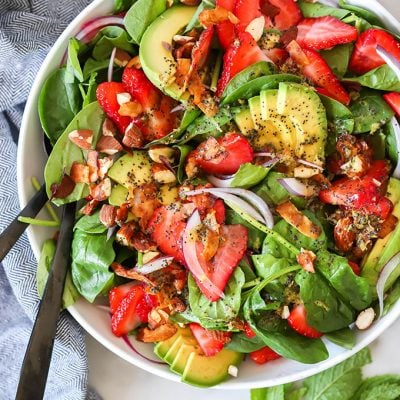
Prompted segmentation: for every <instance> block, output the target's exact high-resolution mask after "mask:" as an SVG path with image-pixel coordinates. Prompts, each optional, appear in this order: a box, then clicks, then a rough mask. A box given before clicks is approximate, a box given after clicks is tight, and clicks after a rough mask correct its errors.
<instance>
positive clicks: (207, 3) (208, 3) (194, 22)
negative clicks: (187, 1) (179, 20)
mask: <svg viewBox="0 0 400 400" xmlns="http://www.w3.org/2000/svg"><path fill="white" fill-rule="evenodd" d="M212 8H215V0H202V1H201V3H200V5H199V6H198V7H197V10H196V12H195V13H194V15H193V17H192V19H191V20H190V21H189V23H188V25H187V27H186V29H185V33H186V32H189V31H191V30H192V29H193V28H200V27H201V25H200V21H199V15H200V14H201V13H202V11H204V10H210V9H212Z"/></svg>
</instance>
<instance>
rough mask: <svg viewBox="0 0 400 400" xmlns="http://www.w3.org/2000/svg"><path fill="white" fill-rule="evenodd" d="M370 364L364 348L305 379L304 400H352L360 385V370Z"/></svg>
mask: <svg viewBox="0 0 400 400" xmlns="http://www.w3.org/2000/svg"><path fill="white" fill-rule="evenodd" d="M370 362H371V355H370V352H369V349H368V348H367V347H366V348H364V349H363V350H361V351H359V352H358V353H356V354H355V355H354V356H352V357H350V358H348V359H347V360H345V361H343V362H342V363H341V364H338V365H336V366H335V367H333V368H330V369H328V370H326V371H323V372H321V373H319V374H316V375H314V376H311V377H310V378H307V379H305V380H304V386H305V387H306V388H307V393H306V395H305V397H304V400H315V399H319V400H333V399H340V400H353V399H354V397H353V396H354V394H355V392H356V391H357V388H358V387H359V385H360V383H361V369H360V368H361V367H363V366H364V365H366V364H368V363H370Z"/></svg>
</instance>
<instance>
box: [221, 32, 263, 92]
mask: <svg viewBox="0 0 400 400" xmlns="http://www.w3.org/2000/svg"><path fill="white" fill-rule="evenodd" d="M259 61H269V60H268V57H267V56H266V55H265V54H264V53H263V52H262V50H261V49H260V48H259V47H258V45H257V43H256V41H255V40H254V39H253V37H252V36H251V35H250V33H248V32H241V33H239V35H238V38H237V39H236V40H234V41H233V43H232V44H231V45H230V46H229V47H228V49H227V50H226V52H225V54H224V63H223V69H222V74H221V77H220V79H219V81H218V88H217V93H216V94H217V96H218V97H220V96H221V95H222V92H223V91H224V89H225V86H226V85H227V84H228V82H229V81H230V80H231V79H232V78H233V77H234V76H235V75H236V74H237V73H239V72H240V71H242V70H243V69H245V68H246V67H248V66H249V65H252V64H254V63H256V62H259Z"/></svg>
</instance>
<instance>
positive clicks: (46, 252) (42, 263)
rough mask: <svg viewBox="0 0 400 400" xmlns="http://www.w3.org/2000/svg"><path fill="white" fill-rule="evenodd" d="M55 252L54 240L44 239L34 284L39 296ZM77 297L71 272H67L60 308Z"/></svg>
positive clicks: (44, 285) (43, 287)
mask: <svg viewBox="0 0 400 400" xmlns="http://www.w3.org/2000/svg"><path fill="white" fill-rule="evenodd" d="M55 253H56V242H55V240H53V239H48V240H45V242H44V243H43V246H42V251H41V253H40V258H39V263H38V268H37V271H36V284H37V292H38V295H39V297H40V298H41V297H42V296H43V292H44V289H45V287H46V283H47V278H48V277H49V272H50V269H51V263H52V262H53V258H54V254H55ZM78 298H79V293H78V291H77V290H76V288H75V286H74V283H73V282H72V278H71V272H70V271H68V272H67V276H66V278H65V284H64V293H63V297H62V308H68V307H69V306H72V304H74V303H75V301H76V300H77V299H78Z"/></svg>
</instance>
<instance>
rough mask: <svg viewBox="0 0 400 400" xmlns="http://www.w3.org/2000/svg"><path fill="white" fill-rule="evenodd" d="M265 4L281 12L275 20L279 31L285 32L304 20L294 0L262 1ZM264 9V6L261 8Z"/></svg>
mask: <svg viewBox="0 0 400 400" xmlns="http://www.w3.org/2000/svg"><path fill="white" fill-rule="evenodd" d="M261 1H262V2H263V3H265V2H269V3H270V4H271V5H272V6H273V7H275V8H276V9H278V10H279V13H277V14H276V15H275V16H274V17H273V19H274V25H275V27H276V28H277V29H279V30H281V31H284V30H287V29H289V28H291V27H292V26H295V25H297V24H298V23H299V22H300V20H301V19H302V15H301V11H300V8H299V7H298V5H297V4H296V2H295V1H294V0H268V1H267V0H261ZM261 8H263V6H262V7H261Z"/></svg>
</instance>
